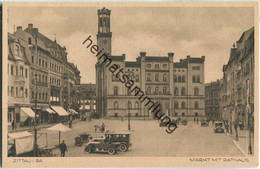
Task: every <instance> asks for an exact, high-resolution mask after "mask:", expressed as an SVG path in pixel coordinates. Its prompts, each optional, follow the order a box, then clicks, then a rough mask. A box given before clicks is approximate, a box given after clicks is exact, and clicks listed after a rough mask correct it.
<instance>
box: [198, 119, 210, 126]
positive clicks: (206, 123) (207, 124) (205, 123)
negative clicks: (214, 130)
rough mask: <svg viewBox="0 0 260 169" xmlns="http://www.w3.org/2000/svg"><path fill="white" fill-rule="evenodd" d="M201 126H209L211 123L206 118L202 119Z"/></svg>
mask: <svg viewBox="0 0 260 169" xmlns="http://www.w3.org/2000/svg"><path fill="white" fill-rule="evenodd" d="M200 126H202V127H208V126H209V123H208V122H207V121H206V120H202V121H201V122H200Z"/></svg>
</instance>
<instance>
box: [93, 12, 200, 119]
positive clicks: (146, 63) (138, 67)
mask: <svg viewBox="0 0 260 169" xmlns="http://www.w3.org/2000/svg"><path fill="white" fill-rule="evenodd" d="M110 14H111V11H110V10H109V9H106V8H103V9H100V10H98V33H97V45H98V46H99V47H100V48H103V49H104V51H105V52H106V53H107V55H108V56H109V57H110V58H111V60H112V62H113V64H117V65H119V66H120V68H123V69H124V72H125V73H126V74H127V75H128V76H129V77H131V79H132V80H133V81H134V82H135V85H136V86H139V88H140V89H141V90H142V91H143V92H144V93H145V95H146V96H149V98H151V99H152V100H153V101H154V102H158V103H160V105H161V110H162V112H163V113H165V114H167V115H168V116H170V117H174V118H178V117H180V118H182V119H187V120H191V119H192V120H193V119H194V118H198V119H202V118H205V103H204V102H205V91H204V62H205V56H201V57H199V58H194V57H191V56H187V57H185V58H184V59H181V60H180V61H177V62H176V61H174V53H173V52H169V53H168V54H166V55H165V56H150V55H147V53H146V52H140V54H139V56H137V58H136V61H126V55H125V54H122V55H113V54H111V48H112V43H111V40H112V32H111V30H110ZM107 69H108V68H107V67H106V65H104V64H100V63H99V62H97V64H96V99H97V100H96V111H97V113H98V114H99V115H100V117H122V116H127V115H129V114H130V115H131V117H133V116H135V117H143V118H152V117H153V114H152V112H151V111H149V109H148V107H146V106H145V103H142V102H141V101H140V100H139V99H138V97H137V96H135V95H134V94H133V93H131V92H130V91H129V90H128V88H127V87H125V85H124V84H123V83H122V82H121V81H120V80H119V79H118V78H117V77H116V76H115V75H114V74H113V73H111V72H110V71H109V70H107Z"/></svg>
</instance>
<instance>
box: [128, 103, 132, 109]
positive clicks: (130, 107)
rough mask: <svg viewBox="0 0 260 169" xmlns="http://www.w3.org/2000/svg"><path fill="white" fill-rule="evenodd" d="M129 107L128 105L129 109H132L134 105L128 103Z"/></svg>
mask: <svg viewBox="0 0 260 169" xmlns="http://www.w3.org/2000/svg"><path fill="white" fill-rule="evenodd" d="M127 105H128V109H132V103H131V102H130V101H128V103H127Z"/></svg>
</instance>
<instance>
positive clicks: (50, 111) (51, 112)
mask: <svg viewBox="0 0 260 169" xmlns="http://www.w3.org/2000/svg"><path fill="white" fill-rule="evenodd" d="M46 111H47V112H48V113H49V114H55V111H53V110H52V109H50V108H47V109H46Z"/></svg>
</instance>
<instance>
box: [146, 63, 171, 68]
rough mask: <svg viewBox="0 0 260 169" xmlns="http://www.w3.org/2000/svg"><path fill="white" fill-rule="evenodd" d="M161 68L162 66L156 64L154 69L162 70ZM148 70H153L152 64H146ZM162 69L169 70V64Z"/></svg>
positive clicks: (163, 65)
mask: <svg viewBox="0 0 260 169" xmlns="http://www.w3.org/2000/svg"><path fill="white" fill-rule="evenodd" d="M160 66H161V65H160V64H155V65H154V69H160ZM146 68H148V69H151V68H152V64H150V63H148V64H146ZM162 68H163V69H167V68H168V64H166V63H164V64H162Z"/></svg>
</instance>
